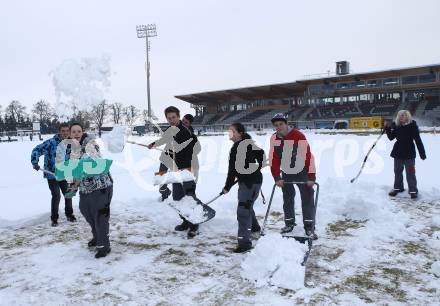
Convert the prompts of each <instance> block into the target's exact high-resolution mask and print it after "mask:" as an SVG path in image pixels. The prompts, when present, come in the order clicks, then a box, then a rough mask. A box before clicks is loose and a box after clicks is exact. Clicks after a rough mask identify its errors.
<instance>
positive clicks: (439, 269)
mask: <svg viewBox="0 0 440 306" xmlns="http://www.w3.org/2000/svg"><path fill="white" fill-rule="evenodd" d="M431 273H432V274H434V275H435V276H437V277H440V261H436V262H434V263H433V264H432V266H431Z"/></svg>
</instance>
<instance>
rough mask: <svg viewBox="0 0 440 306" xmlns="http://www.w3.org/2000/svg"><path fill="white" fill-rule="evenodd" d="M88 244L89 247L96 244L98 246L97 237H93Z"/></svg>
mask: <svg viewBox="0 0 440 306" xmlns="http://www.w3.org/2000/svg"><path fill="white" fill-rule="evenodd" d="M87 246H88V247H89V248H91V247H95V246H96V239H95V238H92V239H91V240H90V241H89V242H88V243H87Z"/></svg>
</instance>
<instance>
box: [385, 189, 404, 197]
mask: <svg viewBox="0 0 440 306" xmlns="http://www.w3.org/2000/svg"><path fill="white" fill-rule="evenodd" d="M404 190H405V189H393V190H391V191H390V192H389V193H388V195H389V196H390V197H395V196H396V195H397V194H399V193H400V192H403V191H404Z"/></svg>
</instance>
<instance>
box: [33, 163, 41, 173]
mask: <svg viewBox="0 0 440 306" xmlns="http://www.w3.org/2000/svg"><path fill="white" fill-rule="evenodd" d="M32 167H33V168H34V170H35V171H38V170H40V166H39V165H38V164H36V165H33V166H32Z"/></svg>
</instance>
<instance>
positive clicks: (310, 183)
mask: <svg viewBox="0 0 440 306" xmlns="http://www.w3.org/2000/svg"><path fill="white" fill-rule="evenodd" d="M313 185H315V181H307V183H306V186H307V187H309V188H312V187H313Z"/></svg>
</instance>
